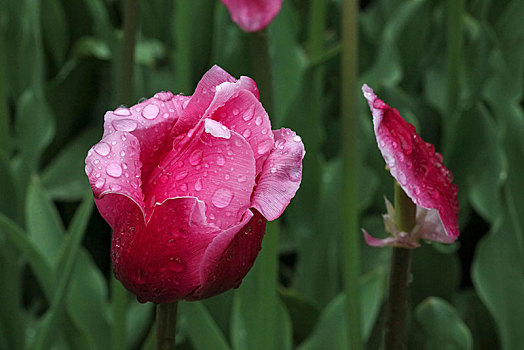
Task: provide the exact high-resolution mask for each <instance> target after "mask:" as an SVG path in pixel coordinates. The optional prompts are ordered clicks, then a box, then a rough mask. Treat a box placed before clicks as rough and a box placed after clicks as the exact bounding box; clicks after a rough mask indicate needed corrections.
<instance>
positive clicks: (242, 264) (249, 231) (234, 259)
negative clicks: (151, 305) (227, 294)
mask: <svg viewBox="0 0 524 350" xmlns="http://www.w3.org/2000/svg"><path fill="white" fill-rule="evenodd" d="M265 229H266V220H265V219H264V218H263V217H262V215H260V213H258V212H257V211H254V213H253V212H252V211H251V210H247V211H246V213H245V214H244V216H243V218H242V221H241V222H240V224H238V225H235V226H233V227H231V228H230V229H228V230H225V231H223V232H222V233H220V234H219V235H218V236H216V237H215V239H214V240H213V242H212V243H211V244H210V245H209V247H208V248H207V250H206V253H205V255H204V257H203V259H202V263H201V267H200V278H201V287H200V288H199V289H197V290H196V291H195V292H194V293H193V294H191V295H190V296H189V297H188V298H186V299H188V300H198V299H203V298H209V297H211V296H214V295H217V294H219V293H222V292H224V291H226V290H228V289H231V288H233V287H235V288H236V287H238V286H239V285H240V282H241V281H242V279H243V278H244V276H245V275H246V274H247V273H248V271H249V269H250V268H251V266H253V263H254V262H255V258H256V256H257V254H258V252H259V251H260V248H261V244H262V238H263V237H264V233H265Z"/></svg>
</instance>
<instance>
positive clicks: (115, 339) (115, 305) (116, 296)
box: [111, 277, 127, 350]
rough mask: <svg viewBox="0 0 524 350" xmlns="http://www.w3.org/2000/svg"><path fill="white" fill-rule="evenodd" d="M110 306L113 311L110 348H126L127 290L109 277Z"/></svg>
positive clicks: (116, 349)
mask: <svg viewBox="0 0 524 350" xmlns="http://www.w3.org/2000/svg"><path fill="white" fill-rule="evenodd" d="M111 294H112V298H111V307H112V312H113V325H112V328H111V348H112V349H114V350H125V349H126V325H127V317H126V311H127V302H126V301H127V292H126V290H125V289H124V287H123V286H122V283H120V281H119V280H117V279H116V278H114V277H113V278H112V279H111Z"/></svg>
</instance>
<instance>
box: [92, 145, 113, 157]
mask: <svg viewBox="0 0 524 350" xmlns="http://www.w3.org/2000/svg"><path fill="white" fill-rule="evenodd" d="M94 148H95V152H96V153H98V154H100V155H101V156H107V155H108V154H109V152H111V146H109V145H108V144H107V143H105V142H99V143H97V144H96V145H95V147H94Z"/></svg>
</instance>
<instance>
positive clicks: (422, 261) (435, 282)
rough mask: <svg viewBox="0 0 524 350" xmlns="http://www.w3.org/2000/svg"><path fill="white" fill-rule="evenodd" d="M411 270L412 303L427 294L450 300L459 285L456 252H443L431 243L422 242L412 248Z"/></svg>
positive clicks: (458, 266)
mask: <svg viewBox="0 0 524 350" xmlns="http://www.w3.org/2000/svg"><path fill="white" fill-rule="evenodd" d="M411 271H412V274H413V283H412V284H411V298H412V300H413V303H414V304H418V303H419V302H421V301H422V300H423V299H425V298H426V296H428V295H433V296H438V297H441V298H443V299H446V300H448V301H451V300H452V297H453V295H454V294H455V291H456V290H457V288H458V286H459V277H460V276H459V273H460V261H459V259H458V256H457V254H456V253H455V254H443V253H441V252H439V251H438V250H437V249H436V248H435V247H433V246H432V245H427V244H424V245H423V246H422V247H420V248H418V249H415V250H414V252H413V261H412V264H411ZM428 276H431V278H428Z"/></svg>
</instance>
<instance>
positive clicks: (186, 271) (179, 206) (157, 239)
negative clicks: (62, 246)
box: [113, 198, 221, 303]
mask: <svg viewBox="0 0 524 350" xmlns="http://www.w3.org/2000/svg"><path fill="white" fill-rule="evenodd" d="M204 211H205V204H204V203H203V202H201V201H199V200H197V199H196V198H175V199H169V200H167V201H166V202H164V203H162V204H160V205H158V206H156V207H155V210H154V213H153V215H152V217H151V220H150V221H149V222H148V223H147V226H146V227H145V228H143V226H142V227H141V226H140V225H137V226H132V225H129V223H132V222H133V220H132V218H130V219H128V220H127V221H126V222H125V223H126V224H125V225H123V226H120V227H116V228H115V230H114V233H113V237H121V238H120V241H119V245H120V247H124V248H120V249H117V248H116V244H115V245H114V246H113V248H114V254H113V263H114V266H115V274H116V275H117V276H118V278H119V279H120V280H121V281H122V283H123V284H124V285H125V286H126V288H128V289H129V290H131V291H132V292H133V293H135V294H136V295H137V296H138V298H139V300H140V301H153V302H156V303H165V302H171V301H174V300H179V299H182V298H184V297H185V296H186V295H188V294H189V293H191V292H192V291H193V290H195V289H196V288H198V286H199V284H200V270H199V266H200V261H201V260H202V258H203V256H204V254H205V252H206V249H207V247H208V245H209V244H210V243H211V242H212V241H213V239H214V238H215V236H216V235H217V234H218V233H219V232H221V231H220V229H219V228H218V227H216V226H214V225H208V224H207V223H206V219H205V215H204ZM135 224H137V223H135ZM133 227H137V228H136V229H133ZM138 228H141V230H140V231H138ZM117 254H118V256H117Z"/></svg>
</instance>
